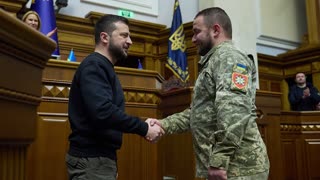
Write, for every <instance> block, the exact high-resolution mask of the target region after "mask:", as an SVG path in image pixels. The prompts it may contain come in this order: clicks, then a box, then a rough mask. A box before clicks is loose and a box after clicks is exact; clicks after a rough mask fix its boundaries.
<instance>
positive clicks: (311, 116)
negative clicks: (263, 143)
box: [280, 111, 320, 180]
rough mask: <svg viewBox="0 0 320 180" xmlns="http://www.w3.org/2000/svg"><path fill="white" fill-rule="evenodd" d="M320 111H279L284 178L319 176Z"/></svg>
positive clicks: (315, 177) (300, 179)
mask: <svg viewBox="0 0 320 180" xmlns="http://www.w3.org/2000/svg"><path fill="white" fill-rule="evenodd" d="M319 117H320V111H319V112H316V111H315V112H312V111H307V112H282V113H281V121H280V128H281V129H280V130H281V143H282V158H283V163H284V165H283V166H284V172H285V179H297V180H305V179H310V180H312V179H319V178H320V176H319V175H320V173H319V168H318V167H319V165H318V164H319V162H320V159H319V153H318V152H319V151H320V143H319V142H320V121H319Z"/></svg>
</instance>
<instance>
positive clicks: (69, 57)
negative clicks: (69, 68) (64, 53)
mask: <svg viewBox="0 0 320 180" xmlns="http://www.w3.org/2000/svg"><path fill="white" fill-rule="evenodd" d="M68 61H70V62H76V61H77V58H76V55H75V54H74V52H73V49H71V51H70V53H69V56H68Z"/></svg>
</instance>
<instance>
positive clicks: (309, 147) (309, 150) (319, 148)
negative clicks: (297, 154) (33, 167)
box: [304, 139, 320, 179]
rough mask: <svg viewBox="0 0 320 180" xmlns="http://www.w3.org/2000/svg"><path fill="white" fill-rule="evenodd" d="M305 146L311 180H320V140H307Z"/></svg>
mask: <svg viewBox="0 0 320 180" xmlns="http://www.w3.org/2000/svg"><path fill="white" fill-rule="evenodd" d="M304 146H305V154H306V165H307V170H308V171H307V174H308V175H309V179H320V171H319V169H318V168H319V162H320V155H319V152H320V139H305V141H304Z"/></svg>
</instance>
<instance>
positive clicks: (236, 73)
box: [231, 63, 249, 93]
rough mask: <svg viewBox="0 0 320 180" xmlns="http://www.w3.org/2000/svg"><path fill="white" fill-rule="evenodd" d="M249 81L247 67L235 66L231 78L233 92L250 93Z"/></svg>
mask: <svg viewBox="0 0 320 180" xmlns="http://www.w3.org/2000/svg"><path fill="white" fill-rule="evenodd" d="M248 79H249V78H248V74H247V67H246V66H245V65H243V64H239V63H238V64H235V65H234V67H233V72H232V77H231V90H236V91H241V92H244V93H246V92H247V91H248Z"/></svg>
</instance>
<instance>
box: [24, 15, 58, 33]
mask: <svg viewBox="0 0 320 180" xmlns="http://www.w3.org/2000/svg"><path fill="white" fill-rule="evenodd" d="M22 21H23V22H25V23H26V24H28V25H29V26H31V27H32V28H34V29H36V30H38V31H39V30H40V26H41V20H40V16H39V14H38V13H37V12H35V11H28V12H27V13H26V14H25V15H23V17H22ZM56 31H57V28H54V29H53V30H52V31H50V32H48V34H47V37H51V36H52V35H53V34H54V33H55V32H56Z"/></svg>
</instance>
